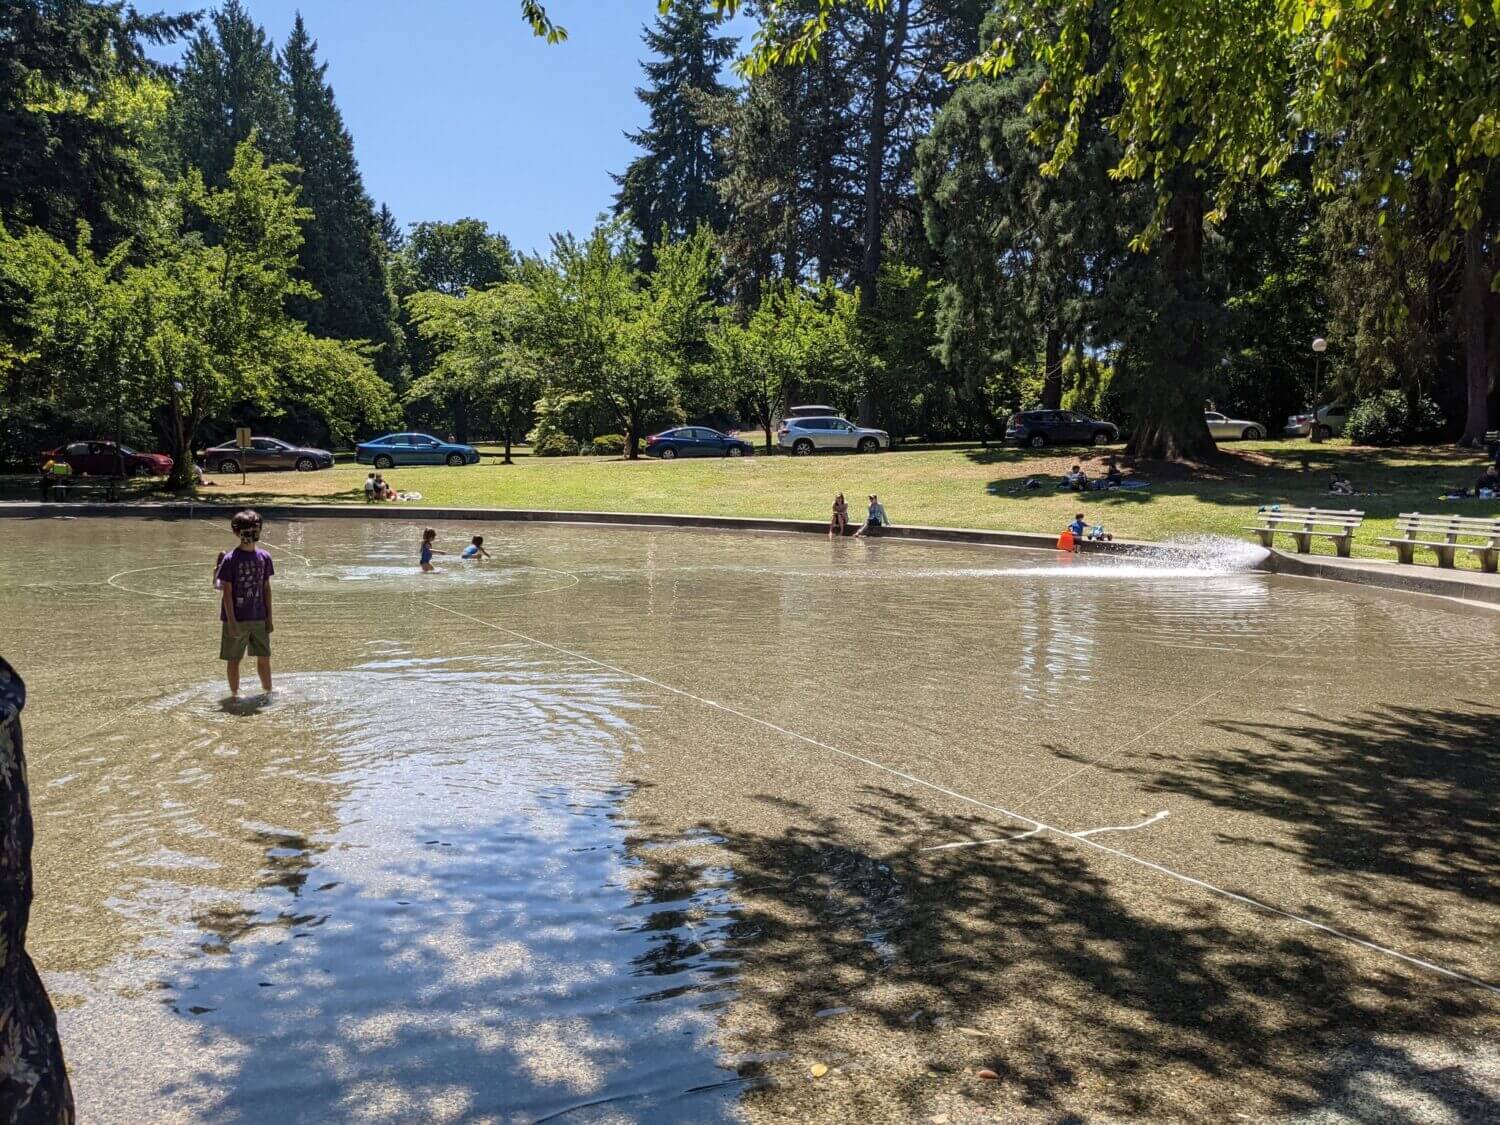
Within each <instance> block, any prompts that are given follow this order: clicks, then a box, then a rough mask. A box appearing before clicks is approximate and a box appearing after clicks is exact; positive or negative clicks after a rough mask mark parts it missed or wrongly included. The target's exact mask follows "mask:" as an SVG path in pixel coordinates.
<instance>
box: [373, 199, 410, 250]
mask: <svg viewBox="0 0 1500 1125" xmlns="http://www.w3.org/2000/svg"><path fill="white" fill-rule="evenodd" d="M375 227H376V230H377V231H378V232H379V234H380V243H381V245H382V246H384V247H385V252H386V254H388V255H390V254H399V253H401V248H402V247H403V246H405V245H406V232H405V231H403V230H402V229H401V224H400V223H398V222H397V221H396V213H395V212H394V211H392V210H391V209H390V207H389V205H387V204H385V203H382V204H381V205H380V210H379V211H378V212H376V214H375Z"/></svg>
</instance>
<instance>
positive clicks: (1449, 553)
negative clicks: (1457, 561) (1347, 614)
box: [1378, 512, 1500, 574]
mask: <svg viewBox="0 0 1500 1125" xmlns="http://www.w3.org/2000/svg"><path fill="white" fill-rule="evenodd" d="M1396 530H1397V531H1399V532H1401V534H1400V535H1399V536H1389V535H1382V536H1381V537H1380V538H1379V540H1378V542H1381V543H1389V544H1390V545H1391V546H1392V547H1395V548H1396V561H1397V562H1401V563H1409V562H1411V561H1412V556H1413V555H1415V554H1416V549H1417V548H1418V547H1426V548H1428V549H1429V550H1431V551H1432V552H1434V553H1435V554H1436V555H1437V562H1438V566H1441V567H1451V566H1452V565H1453V558H1454V556H1455V555H1456V554H1457V553H1458V552H1459V551H1470V552H1472V553H1474V554H1476V555H1478V556H1479V565H1480V566H1481V567H1482V568H1483V569H1484V570H1485V571H1486V572H1487V573H1489V574H1494V573H1495V572H1496V569H1497V564H1500V517H1494V518H1489V519H1485V518H1481V517H1478V516H1424V515H1423V514H1422V513H1421V512H1402V513H1401V516H1400V518H1399V519H1397V520H1396ZM1419 537H1420V538H1419ZM1460 539H1478V540H1480V542H1478V543H1461V542H1459V540H1460Z"/></svg>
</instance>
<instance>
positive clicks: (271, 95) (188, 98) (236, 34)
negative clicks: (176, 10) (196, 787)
mask: <svg viewBox="0 0 1500 1125" xmlns="http://www.w3.org/2000/svg"><path fill="white" fill-rule="evenodd" d="M172 106H173V121H172V133H173V138H174V142H175V146H176V151H177V165H178V169H179V171H180V172H181V173H183V174H184V175H186V174H188V173H189V172H191V171H193V170H196V171H197V172H198V174H199V175H201V176H202V177H203V181H204V183H205V184H207V185H208V186H209V187H211V188H220V187H223V186H224V185H225V184H226V183H228V179H229V171H230V168H231V167H233V165H234V162H235V158H236V154H237V153H238V151H239V146H240V145H241V144H243V143H244V142H245V141H246V140H248V139H249V137H250V135H251V134H252V133H254V134H255V135H256V138H257V139H256V145H257V147H258V148H259V149H260V151H261V152H263V153H265V154H266V155H267V156H268V157H269V158H270V159H272V160H274V161H282V160H286V159H288V158H289V157H290V156H291V143H290V133H291V108H290V105H289V104H288V101H287V93H286V88H285V86H284V85H283V83H282V80H281V69H280V67H279V65H278V64H277V61H276V52H275V49H274V47H273V46H272V44H271V41H270V40H269V39H267V38H266V33H265V30H264V29H263V28H262V27H261V26H260V25H259V24H257V23H256V22H255V21H254V20H253V19H252V18H251V17H250V13H249V11H248V10H247V9H246V8H245V6H244V4H242V3H241V2H240V0H225V4H224V6H223V7H222V8H220V9H219V10H218V11H216V12H214V13H213V15H212V16H210V17H209V26H207V27H200V28H199V29H198V32H197V34H196V35H194V36H193V39H192V41H191V42H190V43H189V44H188V49H187V51H186V53H185V54H184V55H183V59H182V69H181V76H180V77H179V79H178V82H177V93H176V96H175V97H174V98H173V102H172Z"/></svg>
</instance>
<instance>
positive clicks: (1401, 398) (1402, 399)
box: [1346, 390, 1443, 445]
mask: <svg viewBox="0 0 1500 1125" xmlns="http://www.w3.org/2000/svg"><path fill="white" fill-rule="evenodd" d="M1442 426H1443V415H1442V412H1441V411H1440V410H1438V408H1437V405H1436V404H1435V403H1434V402H1433V401H1432V400H1431V399H1430V398H1427V397H1425V396H1424V397H1423V398H1421V399H1420V400H1419V401H1418V403H1417V414H1416V417H1415V418H1413V417H1411V416H1409V415H1408V414H1407V410H1406V395H1405V394H1403V393H1402V392H1401V391H1395V390H1391V391H1381V392H1380V393H1379V394H1378V395H1376V396H1375V397H1374V398H1367V399H1365V400H1364V401H1363V402H1361V403H1360V404H1359V405H1358V406H1356V407H1355V408H1354V409H1353V410H1351V411H1350V412H1349V425H1348V428H1347V430H1346V433H1347V436H1348V438H1349V440H1350V441H1351V442H1353V443H1354V444H1355V445H1399V444H1400V443H1401V442H1403V441H1406V440H1408V439H1409V438H1411V437H1412V436H1414V435H1417V434H1431V433H1433V432H1435V431H1437V430H1440V429H1442Z"/></svg>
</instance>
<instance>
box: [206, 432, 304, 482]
mask: <svg viewBox="0 0 1500 1125" xmlns="http://www.w3.org/2000/svg"><path fill="white" fill-rule="evenodd" d="M202 458H203V467H204V468H205V469H207V470H208V471H209V472H211V473H237V472H239V471H240V469H241V467H243V468H244V470H245V471H246V472H248V473H253V472H255V471H257V470H259V469H296V470H297V471H298V472H299V473H310V472H312V471H313V470H314V469H331V468H333V454H332V453H329V452H328V450H326V449H313V448H310V447H308V446H303V445H288V444H287V443H286V442H284V441H282V440H280V439H279V438H273V437H258V438H251V439H250V448H249V449H246V450H245V451H244V453H243V454H241V452H240V448H239V446H237V445H235V443H234V442H232V441H227V442H225V443H224V444H223V445H216V446H214V447H213V448H212V449H205V450H204V451H203V454H202Z"/></svg>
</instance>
